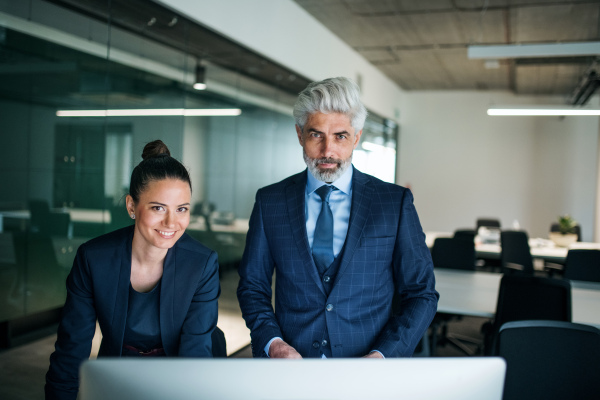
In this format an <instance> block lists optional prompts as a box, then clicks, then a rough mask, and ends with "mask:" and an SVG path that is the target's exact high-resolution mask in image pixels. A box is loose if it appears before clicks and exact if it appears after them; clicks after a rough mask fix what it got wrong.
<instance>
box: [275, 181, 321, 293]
mask: <svg viewBox="0 0 600 400" xmlns="http://www.w3.org/2000/svg"><path fill="white" fill-rule="evenodd" d="M307 173H308V172H307V170H304V172H302V173H300V174H298V175H296V177H295V178H294V179H292V181H291V183H290V184H289V185H288V186H287V187H286V191H285V194H286V201H287V209H288V215H289V220H290V224H291V229H292V233H293V236H294V242H296V246H298V252H299V253H300V257H301V258H302V262H303V263H304V268H306V270H307V271H310V275H311V276H312V277H313V279H314V280H315V283H316V284H317V286H318V287H319V289H320V290H321V291H322V292H323V293H325V288H324V287H323V282H321V278H320V277H319V273H318V272H317V266H316V265H315V262H314V260H313V257H312V254H311V251H310V246H309V245H308V236H307V233H306V217H305V215H304V209H305V207H306V204H305V201H304V193H305V191H306V180H307V177H306V174H307Z"/></svg>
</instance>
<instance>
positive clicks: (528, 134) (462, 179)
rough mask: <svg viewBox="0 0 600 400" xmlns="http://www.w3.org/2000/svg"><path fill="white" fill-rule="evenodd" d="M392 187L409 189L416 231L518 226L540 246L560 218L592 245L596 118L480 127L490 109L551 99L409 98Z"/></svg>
mask: <svg viewBox="0 0 600 400" xmlns="http://www.w3.org/2000/svg"><path fill="white" fill-rule="evenodd" d="M407 97H408V100H407V102H406V107H405V108H404V109H403V113H402V120H401V132H400V142H399V153H398V154H399V162H398V173H397V176H398V178H397V182H398V183H399V184H401V185H407V184H408V185H410V186H411V188H412V190H413V192H414V194H415V204H416V206H417V209H418V211H419V215H420V217H421V222H422V224H423V228H424V229H425V230H433V231H453V230H454V229H456V228H459V227H473V226H474V225H475V220H476V219H477V217H497V218H499V219H500V220H501V222H502V225H503V226H504V227H510V226H512V223H513V221H514V220H518V221H519V223H520V225H521V227H522V228H523V229H526V230H527V231H528V232H529V234H530V236H542V237H547V231H548V228H549V225H550V223H551V222H553V221H554V220H555V219H556V217H557V216H558V215H559V214H565V213H569V214H571V215H573V217H574V218H575V219H576V220H577V221H579V222H580V223H581V225H582V234H583V239H584V240H592V232H593V221H594V215H595V196H596V195H595V191H596V173H597V171H596V164H597V149H598V118H596V117H567V118H558V117H490V116H488V115H487V114H486V109H487V108H488V106H489V105H491V104H535V103H538V104H539V103H543V104H548V103H552V102H559V101H561V99H556V98H541V97H523V96H519V97H517V96H514V95H512V94H510V93H499V92H495V93H485V92H410V93H409V94H408V96H407Z"/></svg>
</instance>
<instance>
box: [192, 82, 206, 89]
mask: <svg viewBox="0 0 600 400" xmlns="http://www.w3.org/2000/svg"><path fill="white" fill-rule="evenodd" d="M193 88H194V89H196V90H204V89H206V83H199V82H196V83H194V86H193Z"/></svg>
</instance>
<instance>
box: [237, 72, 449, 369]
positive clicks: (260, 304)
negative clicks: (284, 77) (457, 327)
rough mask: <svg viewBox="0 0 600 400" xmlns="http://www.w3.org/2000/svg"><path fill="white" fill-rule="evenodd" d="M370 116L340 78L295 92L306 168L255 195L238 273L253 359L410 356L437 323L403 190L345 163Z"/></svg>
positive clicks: (425, 258) (424, 253)
mask: <svg viewBox="0 0 600 400" xmlns="http://www.w3.org/2000/svg"><path fill="white" fill-rule="evenodd" d="M366 116H367V111H366V109H365V107H364V106H363V105H362V103H361V102H360V97H359V89H358V86H357V85H356V84H355V83H354V82H352V81H351V80H349V79H347V78H332V79H326V80H324V81H321V82H313V83H311V84H310V85H308V87H307V88H306V89H305V90H304V91H302V93H300V96H299V98H298V100H297V102H296V104H295V106H294V118H295V120H296V132H297V134H298V140H299V142H300V145H301V146H302V148H303V153H304V160H305V162H306V165H307V167H308V169H307V170H305V171H304V172H301V173H299V174H297V175H293V176H291V177H289V178H287V179H284V180H283V181H281V182H279V183H276V184H274V185H270V186H267V187H265V188H262V189H260V190H259V191H258V192H257V194H256V203H255V205H254V210H253V211H252V216H251V218H250V229H249V231H248V237H247V241H246V249H245V251H244V256H243V259H242V263H241V265H240V283H239V287H238V292H237V293H238V299H239V302H240V307H241V309H242V314H243V317H244V319H245V320H246V325H247V326H248V328H250V331H251V338H252V352H253V355H254V357H264V356H268V357H271V358H302V357H328V358H329V357H361V356H366V357H373V358H382V357H410V356H411V355H412V354H413V352H414V349H415V347H416V346H417V344H418V342H419V340H420V339H421V337H422V336H423V333H424V332H425V331H426V329H427V327H428V326H429V323H430V322H431V320H432V318H433V316H434V314H435V311H436V309H437V300H438V294H437V292H436V291H435V289H434V286H435V282H434V276H433V264H432V262H431V256H430V253H429V250H428V248H427V245H426V244H425V235H424V234H423V231H422V229H421V225H420V222H419V219H418V216H417V213H416V210H415V208H414V205H413V197H412V194H411V192H410V190H408V189H406V188H403V187H400V186H396V185H392V184H389V183H385V182H382V181H380V180H379V179H377V178H374V177H372V176H370V175H366V174H363V173H361V172H360V171H358V170H357V169H355V168H354V167H353V166H352V164H351V162H352V152H353V150H354V149H355V148H356V146H357V145H358V142H359V140H360V136H361V134H362V128H363V125H364V121H365V119H366ZM322 186H323V187H322ZM274 270H275V271H276V279H277V282H276V290H275V292H276V293H275V311H274V310H273V307H272V305H271V295H272V293H271V283H272V276H273V271H274ZM394 296H396V299H395V304H396V306H395V307H394V310H392V298H393V297H394Z"/></svg>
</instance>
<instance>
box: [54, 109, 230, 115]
mask: <svg viewBox="0 0 600 400" xmlns="http://www.w3.org/2000/svg"><path fill="white" fill-rule="evenodd" d="M241 113H242V110H240V109H239V108H155V109H131V110H58V111H57V112H56V116H57V117H164V116H184V117H219V116H237V115H240V114H241Z"/></svg>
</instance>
